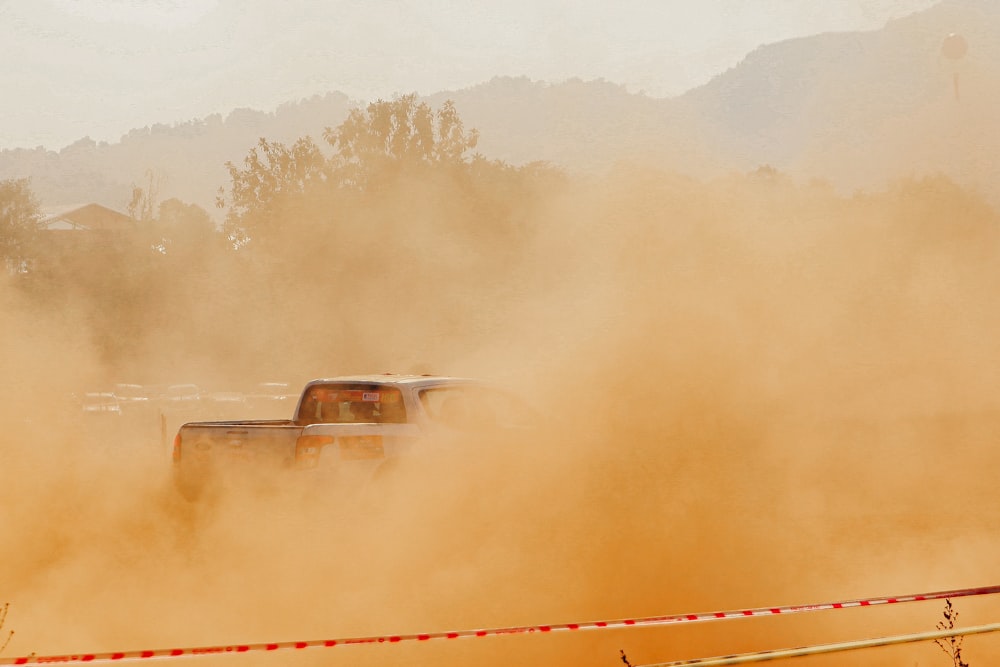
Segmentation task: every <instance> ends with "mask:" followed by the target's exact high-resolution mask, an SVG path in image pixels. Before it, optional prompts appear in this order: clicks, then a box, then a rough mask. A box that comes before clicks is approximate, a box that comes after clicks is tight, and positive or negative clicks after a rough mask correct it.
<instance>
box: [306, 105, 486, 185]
mask: <svg viewBox="0 0 1000 667" xmlns="http://www.w3.org/2000/svg"><path fill="white" fill-rule="evenodd" d="M323 137H324V138H325V139H326V141H327V142H328V143H329V144H330V145H331V146H332V147H333V148H334V150H335V155H334V157H333V159H332V160H331V166H332V167H333V172H334V174H335V176H336V177H337V180H338V181H339V182H340V183H341V184H342V185H345V186H348V187H356V188H365V187H367V186H370V185H372V181H373V180H374V179H375V178H376V177H383V180H384V178H385V177H386V176H391V175H393V174H395V173H397V172H398V171H399V170H401V169H407V168H410V169H412V168H414V167H420V166H424V167H426V166H440V165H458V164H464V163H466V162H467V160H468V159H469V158H468V156H467V153H469V151H471V150H473V149H474V148H475V147H476V144H477V143H478V142H479V132H478V131H477V130H471V131H469V132H466V131H465V127H464V125H463V123H462V119H461V118H460V117H459V115H458V112H457V111H456V110H455V105H454V103H453V102H451V101H450V100H449V101H447V102H445V103H444V104H443V105H442V106H441V108H440V109H437V110H436V111H435V110H433V109H431V107H430V106H429V105H428V104H427V103H426V102H419V103H418V102H417V96H416V94H410V95H405V96H403V97H400V98H398V99H396V100H394V101H391V102H389V101H385V100H378V101H376V102H372V103H371V104H369V105H368V106H367V107H366V108H365V109H364V110H361V109H352V110H351V112H350V113H349V114H348V116H347V119H346V120H344V122H343V123H341V124H340V125H339V126H338V127H337V128H335V129H330V128H327V130H326V132H324V134H323Z"/></svg>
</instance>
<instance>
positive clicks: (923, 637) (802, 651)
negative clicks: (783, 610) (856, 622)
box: [636, 623, 1000, 667]
mask: <svg viewBox="0 0 1000 667" xmlns="http://www.w3.org/2000/svg"><path fill="white" fill-rule="evenodd" d="M997 630H1000V623H991V624H989V625H975V626H972V627H968V628H953V629H950V630H938V631H931V632H920V633H917V634H912V635H895V636H892V637H881V638H879V639H858V640H855V641H850V642H840V643H837V644H817V645H815V646H802V647H800V648H783V649H774V650H770V651H757V652H755V653H740V654H739V655H724V656H720V657H718V658H696V659H694V660H676V661H674V662H657V663H650V664H646V665H636V667H682V666H683V667H719V666H720V665H745V664H748V663H751V662H764V661H765V660H778V659H779V658H799V657H802V656H806V655H819V654H820V653H840V652H842V651H855V650H858V649H862V648H875V647H877V646H891V645H893V644H910V643H914V642H926V641H930V640H932V639H943V638H945V637H959V636H965V635H977V634H982V633H985V632H996V631H997Z"/></svg>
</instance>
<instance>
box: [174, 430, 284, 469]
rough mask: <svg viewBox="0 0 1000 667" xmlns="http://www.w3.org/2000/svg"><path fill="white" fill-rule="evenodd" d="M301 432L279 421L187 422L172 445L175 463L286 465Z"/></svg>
mask: <svg viewBox="0 0 1000 667" xmlns="http://www.w3.org/2000/svg"><path fill="white" fill-rule="evenodd" d="M301 431H302V427H301V426H298V425H296V424H295V423H294V422H292V421H281V420H278V421H246V422H238V421H235V422H194V423H189V424H185V425H184V426H182V427H181V429H180V431H179V433H178V441H177V442H175V444H174V457H175V462H176V463H180V464H182V465H184V464H188V463H190V464H193V465H199V464H206V463H209V462H211V463H229V462H233V463H241V462H242V463H255V464H256V463H260V464H265V465H269V466H275V465H277V466H282V465H284V466H287V465H290V464H291V463H292V460H293V457H294V454H295V441H296V439H297V438H298V436H299V433H301Z"/></svg>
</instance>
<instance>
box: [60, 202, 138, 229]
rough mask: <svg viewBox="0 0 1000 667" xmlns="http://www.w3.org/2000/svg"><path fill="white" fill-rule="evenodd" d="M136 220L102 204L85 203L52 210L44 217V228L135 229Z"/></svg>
mask: <svg viewBox="0 0 1000 667" xmlns="http://www.w3.org/2000/svg"><path fill="white" fill-rule="evenodd" d="M135 227H136V222H135V220H133V219H132V218H130V217H129V216H127V215H125V214H124V213H120V212H119V211H116V210H114V209H110V208H108V207H107V206H101V205H100V204H84V205H82V206H72V207H68V208H64V209H61V210H59V211H51V212H49V214H48V215H46V216H44V217H43V218H42V229H43V230H50V231H58V230H90V231H106V232H122V231H133V230H135Z"/></svg>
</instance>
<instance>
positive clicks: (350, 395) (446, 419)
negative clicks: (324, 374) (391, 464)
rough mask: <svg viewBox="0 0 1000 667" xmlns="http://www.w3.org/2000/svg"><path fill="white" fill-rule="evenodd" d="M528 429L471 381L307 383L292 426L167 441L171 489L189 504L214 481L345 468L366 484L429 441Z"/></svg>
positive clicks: (198, 428) (260, 424) (514, 406)
mask: <svg viewBox="0 0 1000 667" xmlns="http://www.w3.org/2000/svg"><path fill="white" fill-rule="evenodd" d="M533 423H534V415H533V414H532V412H531V410H530V409H529V408H528V407H527V406H526V405H525V404H524V403H522V402H521V401H520V400H519V399H518V398H517V397H516V396H514V395H512V394H509V393H507V392H505V391H503V390H501V389H499V388H496V387H493V386H491V385H489V384H487V383H484V382H481V381H478V380H472V379H467V378H457V377H450V376H432V375H392V374H385V375H353V376H342V377H335V378H328V379H320V380H313V381H311V382H309V383H307V384H306V386H305V388H304V389H303V391H302V394H301V396H299V399H298V403H297V405H296V408H295V412H294V415H293V416H292V418H291V419H288V420H251V421H211V422H190V423H187V424H184V425H182V426H181V427H180V429H179V430H178V432H177V435H176V437H175V438H174V442H173V471H174V482H175V484H176V486H177V488H178V490H179V491H180V492H181V494H182V495H184V496H185V497H186V498H189V499H195V498H197V497H199V496H200V495H201V493H202V492H203V491H204V490H205V489H206V486H207V485H210V484H212V483H213V480H214V479H217V478H223V477H225V478H233V477H235V478H236V479H240V478H245V477H249V476H251V475H255V474H260V473H262V472H263V474H265V475H270V474H271V472H272V471H275V470H287V471H303V470H316V469H334V470H336V469H343V468H345V467H350V468H352V469H354V470H356V471H360V472H361V473H362V474H366V475H372V474H375V473H376V471H377V469H378V468H380V467H381V466H383V465H384V464H385V463H386V462H388V461H390V460H392V459H395V458H397V457H402V456H406V455H408V454H411V453H414V452H415V451H419V449H420V447H421V446H422V445H424V444H427V443H429V442H430V441H432V440H434V441H447V440H448V439H449V438H450V439H452V440H454V437H455V436H456V435H461V434H462V433H470V432H474V431H478V430H484V429H492V430H495V429H501V430H507V429H522V428H527V427H530V426H531V425H532V424H533ZM435 435H438V436H443V437H441V438H435V437H433V436H435Z"/></svg>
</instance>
